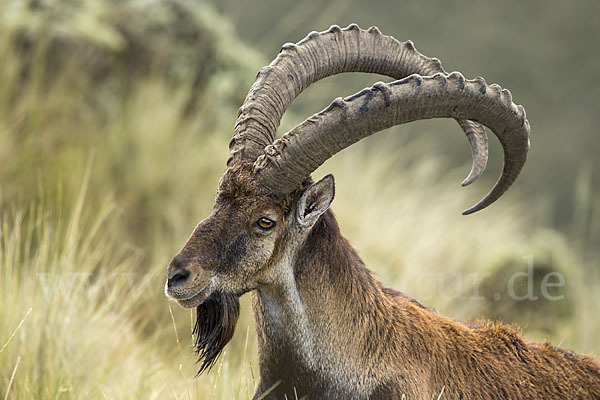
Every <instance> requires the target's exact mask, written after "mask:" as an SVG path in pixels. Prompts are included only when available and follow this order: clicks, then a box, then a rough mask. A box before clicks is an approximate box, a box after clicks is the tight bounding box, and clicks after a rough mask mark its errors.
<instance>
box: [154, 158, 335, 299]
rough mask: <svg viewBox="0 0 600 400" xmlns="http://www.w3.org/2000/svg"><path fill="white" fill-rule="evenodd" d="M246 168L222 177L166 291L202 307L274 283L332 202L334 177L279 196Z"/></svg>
mask: <svg viewBox="0 0 600 400" xmlns="http://www.w3.org/2000/svg"><path fill="white" fill-rule="evenodd" d="M248 170H249V168H248V166H247V165H244V164H241V165H238V166H235V167H232V168H229V169H228V170H227V172H226V173H225V174H224V175H223V177H222V178H221V182H220V183H219V188H218V190H217V195H216V201H215V205H214V208H213V211H212V213H211V214H210V215H209V216H208V217H207V218H206V219H204V220H202V221H201V222H200V223H199V224H198V226H197V227H196V228H195V229H194V231H193V232H192V235H191V236H190V238H189V239H188V241H187V243H186V244H185V246H184V247H183V249H182V250H181V251H180V252H179V253H178V254H177V255H176V256H175V257H174V258H173V260H172V261H171V263H170V265H169V266H168V269H167V276H168V279H167V282H166V285H165V292H166V293H167V295H168V296H170V297H171V298H173V299H175V300H177V302H178V303H179V304H180V305H181V306H183V307H185V308H192V307H197V306H199V305H200V304H202V303H203V301H204V300H206V299H207V298H208V297H209V296H210V295H211V294H213V293H214V292H223V293H231V294H234V295H235V296H237V297H239V296H241V295H242V294H244V293H246V292H248V291H251V290H253V289H256V288H257V287H258V286H259V285H272V284H275V283H276V282H275V281H276V280H277V279H278V276H279V275H280V274H282V273H283V271H280V270H278V269H276V268H277V266H279V268H282V266H283V268H285V267H286V266H287V267H289V265H290V264H289V263H287V264H286V263H285V262H282V261H283V260H282V258H284V257H286V254H289V252H290V251H293V250H294V248H295V247H297V245H299V242H300V241H301V240H300V239H301V238H302V237H303V236H304V234H303V233H306V232H307V231H308V229H309V228H310V227H311V226H312V225H313V224H314V222H315V221H316V219H317V218H318V217H319V216H320V215H321V214H322V213H323V212H324V211H325V210H326V209H327V208H328V207H329V204H330V203H331V200H332V199H333V193H334V191H333V177H332V176H331V175H328V176H327V177H325V178H324V179H323V180H322V181H320V182H318V183H316V184H313V185H310V187H309V188H308V189H307V190H305V191H303V193H302V194H301V193H300V191H298V192H295V193H294V194H291V195H288V196H283V197H275V196H273V195H272V194H270V193H268V192H266V191H265V189H264V188H261V187H260V186H259V185H257V184H256V182H255V181H254V179H253V178H252V176H251V174H250V173H249V171H248Z"/></svg>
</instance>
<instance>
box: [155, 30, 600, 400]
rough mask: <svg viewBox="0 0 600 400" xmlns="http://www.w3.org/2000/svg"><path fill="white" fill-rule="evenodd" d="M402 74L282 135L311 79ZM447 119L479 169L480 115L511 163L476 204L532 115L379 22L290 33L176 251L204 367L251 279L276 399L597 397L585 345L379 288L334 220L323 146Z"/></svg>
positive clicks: (520, 161) (178, 292) (172, 290)
mask: <svg viewBox="0 0 600 400" xmlns="http://www.w3.org/2000/svg"><path fill="white" fill-rule="evenodd" d="M355 71H356V72H372V73H377V74H382V75H387V76H389V77H391V78H393V79H397V80H396V81H393V82H391V83H376V84H375V85H373V87H371V88H368V89H365V90H363V91H361V92H359V93H357V94H355V95H353V96H350V97H346V98H343V99H342V98H338V99H336V100H334V101H333V103H332V104H331V105H330V106H329V107H327V108H326V109H324V110H323V111H321V112H319V113H318V114H315V115H313V116H311V117H310V118H308V119H307V120H305V121H304V122H302V123H301V124H299V125H297V126H296V127H295V128H293V129H292V130H291V131H289V132H288V133H286V134H285V135H283V137H281V138H280V139H278V140H275V135H276V130H277V127H278V125H279V123H280V120H281V117H282V115H283V113H284V112H285V110H286V108H287V107H288V106H289V105H290V104H291V102H292V101H293V100H294V98H295V97H296V96H298V94H299V93H300V92H301V91H302V90H303V89H304V88H306V87H307V86H309V85H310V84H311V83H313V82H316V81H318V80H320V79H322V78H325V77H327V76H330V75H334V74H338V73H341V72H355ZM440 117H447V118H454V119H456V120H457V121H458V123H459V124H460V126H461V127H462V130H463V131H464V133H465V134H466V136H467V138H468V140H469V142H470V145H471V150H472V154H473V167H472V169H471V173H470V174H469V176H468V178H467V179H466V180H465V182H463V185H467V184H469V183H471V182H473V181H474V180H475V179H476V178H477V177H478V176H479V175H480V174H481V172H482V171H483V169H484V167H485V164H486V160H487V136H486V134H485V128H484V126H487V127H488V128H490V129H491V130H492V131H493V132H494V134H495V135H496V136H497V137H498V139H499V141H500V143H501V145H502V147H503V149H504V169H503V171H502V175H501V177H500V179H499V180H498V181H497V183H496V184H495V186H494V187H493V189H492V190H491V191H490V192H489V194H488V195H487V196H486V197H485V198H484V199H483V200H481V201H480V202H479V203H477V204H476V205H475V206H474V207H472V208H470V209H468V210H467V211H465V212H464V213H465V214H470V213H473V212H475V211H478V210H481V209H483V208H484V207H487V206H489V205H490V204H492V203H493V202H494V201H495V200H497V199H498V198H499V197H500V196H501V195H502V194H503V193H504V192H505V191H506V190H507V189H508V187H509V186H510V185H511V184H512V183H513V182H514V180H515V179H516V178H517V175H519V173H520V171H521V169H522V168H523V165H524V164H525V160H526V158H527V153H528V150H529V123H528V121H527V119H526V117H525V111H524V110H523V108H522V107H521V106H516V105H515V104H513V102H512V98H511V94H510V92H509V91H508V90H504V89H501V88H500V87H499V86H497V85H487V84H486V82H485V81H484V80H483V79H482V78H476V79H474V80H466V79H465V78H463V76H462V75H461V74H460V73H457V72H453V73H451V74H447V73H446V72H445V71H444V69H443V68H442V66H441V64H440V62H439V60H437V59H434V58H428V57H426V56H424V55H422V54H420V53H419V52H417V51H416V50H415V48H414V46H413V44H412V42H410V41H407V42H399V41H397V40H396V39H394V38H393V37H390V36H385V35H382V34H381V32H380V31H379V30H378V29H377V28H370V29H368V30H366V31H365V30H361V29H359V28H358V26H356V25H354V24H353V25H350V26H348V27H347V28H345V29H340V28H339V27H337V26H332V27H331V28H330V29H329V30H327V31H325V32H321V33H316V32H313V33H310V34H309V35H308V36H307V37H306V38H305V39H303V40H302V41H300V42H299V43H297V44H286V45H284V46H283V47H282V49H281V52H280V53H279V55H278V56H277V58H276V59H275V60H274V61H273V62H272V63H271V64H270V65H269V66H267V67H265V68H263V69H261V70H260V72H259V73H258V76H257V79H256V82H255V83H254V85H253V86H252V88H251V90H250V92H249V94H248V96H247V97H246V100H245V102H244V104H243V105H242V107H241V108H240V111H239V115H238V118H237V122H236V124H235V128H234V134H233V139H232V140H231V142H230V145H229V148H230V156H229V159H228V161H227V169H226V171H225V173H224V174H223V176H222V177H221V180H220V182H219V185H218V189H217V193H216V200H215V205H214V208H213V210H212V213H211V214H210V215H209V216H208V217H207V218H206V219H204V220H203V221H201V222H200V223H199V224H198V225H197V227H196V228H195V230H194V231H193V233H192V235H191V237H190V238H189V239H188V241H187V243H186V244H185V246H184V247H183V249H182V250H181V251H180V252H179V253H178V254H177V255H176V256H175V257H174V258H173V260H172V261H171V263H170V265H169V267H168V270H167V274H168V279H167V282H166V286H165V291H166V293H167V295H168V296H169V297H171V298H173V299H175V300H176V301H177V302H178V303H179V304H180V305H181V306H183V307H186V308H192V307H197V321H196V326H195V334H196V335H197V337H196V342H195V350H196V352H197V353H198V355H199V358H200V361H201V365H200V372H203V371H205V370H207V369H209V368H210V367H211V366H212V365H213V364H214V362H215V360H216V359H217V357H218V356H219V354H220V352H221V350H222V349H223V348H224V346H225V345H226V344H227V342H228V341H229V340H230V339H231V337H232V335H233V331H234V328H235V325H236V322H237V318H238V315H239V302H238V298H239V297H240V296H242V295H243V294H245V293H247V292H251V296H252V308H253V312H254V318H255V321H256V331H257V335H258V351H259V365H260V381H259V383H258V388H257V391H256V394H255V398H268V399H284V398H288V399H293V398H310V399H367V398H369V399H401V398H406V399H427V400H429V399H432V398H438V396H440V394H441V393H443V394H442V396H441V398H447V399H469V400H475V399H500V398H502V399H600V365H599V364H598V363H597V362H596V361H595V360H594V359H593V358H591V357H590V356H586V355H581V354H577V353H574V352H571V351H567V350H561V349H558V348H555V347H553V346H551V345H550V344H547V343H533V342H530V341H528V340H526V339H524V338H523V337H521V336H520V334H519V333H518V332H517V331H516V330H514V329H513V328H509V327H507V326H504V325H502V324H500V323H492V322H483V323H482V322H480V323H478V324H474V325H464V324H462V323H459V322H457V321H454V320H452V319H450V318H447V317H444V316H442V315H439V314H437V313H436V312H434V311H432V310H430V309H428V308H426V307H424V306H422V305H421V304H420V303H418V302H417V301H416V300H413V299H412V298H410V297H408V296H406V295H404V294H402V293H400V292H397V291H395V290H393V289H389V288H387V287H384V286H383V285H382V284H381V283H380V282H379V281H378V280H377V279H376V278H375V277H374V276H373V274H372V273H371V272H370V271H369V270H368V269H367V268H366V267H365V265H364V264H363V262H362V260H361V259H360V257H359V256H358V254H357V253H356V251H355V250H354V249H353V248H352V246H351V245H350V244H349V243H348V241H347V240H346V239H345V238H344V237H343V236H342V234H341V233H340V229H339V227H338V223H337V222H336V219H335V217H334V214H333V212H332V211H331V210H330V209H329V206H330V204H331V201H332V200H333V197H334V180H333V177H332V176H331V175H328V176H325V177H324V178H323V179H322V180H320V181H318V182H314V181H313V180H312V179H311V177H310V174H311V172H313V171H314V170H315V169H316V168H317V167H318V166H320V165H321V164H322V163H323V162H324V161H325V160H326V159H328V158H329V157H331V156H332V155H334V154H335V153H337V152H338V151H340V150H342V149H344V148H346V147H348V146H350V145H351V144H353V143H355V142H357V141H359V140H360V139H362V138H364V137H367V136H369V135H371V134H373V133H375V132H378V131H380V130H382V129H385V128H388V127H391V126H393V125H398V124H403V123H406V122H410V121H416V120H420V119H426V118H440Z"/></svg>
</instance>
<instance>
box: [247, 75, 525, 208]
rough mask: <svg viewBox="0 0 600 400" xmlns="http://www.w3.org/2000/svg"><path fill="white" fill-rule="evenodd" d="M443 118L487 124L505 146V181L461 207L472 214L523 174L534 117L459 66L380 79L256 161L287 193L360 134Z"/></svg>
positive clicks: (268, 182) (260, 175) (263, 178)
mask: <svg viewBox="0 0 600 400" xmlns="http://www.w3.org/2000/svg"><path fill="white" fill-rule="evenodd" d="M442 117H450V118H456V119H459V120H464V119H468V120H473V121H477V122H479V123H481V124H483V125H485V126H487V127H488V128H490V129H491V130H492V131H493V132H494V134H495V135H496V136H497V137H498V139H499V140H500V143H501V144H502V147H503V149H504V169H503V172H502V175H501V176H500V179H499V180H498V182H496V185H495V186H494V187H493V189H492V190H491V191H490V192H489V193H488V195H487V196H486V197H485V198H484V199H483V200H481V201H480V202H479V203H477V204H476V205H475V206H473V207H471V208H470V209H468V210H466V211H464V213H463V214H471V213H473V212H475V211H479V210H481V209H483V208H485V207H487V206H489V205H490V204H492V203H493V202H494V201H496V200H497V199H498V198H499V197H500V196H501V195H502V194H503V193H504V192H505V191H506V190H507V189H508V188H509V186H510V185H511V184H512V183H513V182H514V180H515V179H516V178H517V176H518V175H519V172H520V171H521V169H522V168H523V165H524V164H525V160H526V159H527V152H528V151H529V122H528V121H527V119H526V117H525V110H524V109H523V107H521V106H516V105H515V104H514V103H513V102H512V96H511V94H510V92H509V91H508V90H505V89H504V90H503V89H501V88H500V86H498V85H490V86H488V85H486V83H485V81H484V80H483V78H476V79H474V80H472V81H466V80H465V78H464V77H463V76H462V75H461V74H460V73H457V72H453V73H452V74H450V75H444V74H435V75H434V76H432V77H421V76H419V75H412V76H410V77H408V78H405V79H402V80H399V81H395V82H392V83H389V84H385V83H381V82H379V83H376V84H375V85H374V86H373V87H371V88H368V89H364V90H363V91H361V92H359V93H357V94H355V95H353V96H350V97H347V98H345V99H342V98H338V99H336V100H335V101H334V102H333V103H332V104H331V105H330V106H329V107H327V108H326V109H325V110H323V111H321V112H320V113H318V114H315V115H313V116H312V117H310V118H308V119H307V120H306V121H304V122H303V123H301V124H299V125H297V126H296V127H295V128H294V129H292V130H291V131H290V132H288V133H287V134H285V135H284V136H283V137H282V138H281V139H279V140H277V141H275V143H273V145H271V146H268V147H267V148H266V149H265V154H264V155H262V156H260V157H259V158H258V159H257V160H256V162H255V163H254V171H255V173H256V174H257V179H259V181H260V182H261V184H263V185H264V186H265V187H267V188H268V189H269V190H271V191H273V192H275V193H278V194H287V193H290V192H292V191H293V190H295V189H297V188H298V186H299V185H300V183H301V182H302V181H303V180H304V179H306V178H307V177H308V176H309V175H310V173H311V172H312V171H314V170H315V169H316V168H317V167H319V166H320V165H321V164H322V163H323V162H324V161H325V160H327V159H328V158H329V157H331V156H332V155H334V154H335V153H337V152H338V151H340V150H342V149H344V148H346V147H348V146H350V145H351V144H353V143H356V142H357V141H359V140H360V139H363V138H365V137H367V136H369V135H371V134H373V133H375V132H378V131H380V130H382V129H386V128H389V127H391V126H393V125H398V124H403V123H406V122H411V121H416V120H420V119H427V118H442Z"/></svg>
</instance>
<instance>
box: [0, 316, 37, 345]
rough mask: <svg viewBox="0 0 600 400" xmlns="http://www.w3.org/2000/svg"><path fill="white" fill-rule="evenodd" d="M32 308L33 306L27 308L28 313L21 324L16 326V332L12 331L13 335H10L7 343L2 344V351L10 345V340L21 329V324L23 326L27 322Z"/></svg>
mask: <svg viewBox="0 0 600 400" xmlns="http://www.w3.org/2000/svg"><path fill="white" fill-rule="evenodd" d="M31 310H33V308H29V310H27V313H26V314H25V316H24V317H23V319H22V320H21V322H19V325H18V326H17V327H16V328H15V330H14V332H13V333H12V335H10V337H9V338H8V341H7V342H6V343H4V346H2V348H1V349H0V353H2V352H3V351H4V349H5V348H6V346H8V344H9V343H10V341H11V340H12V339H13V338H14V337H15V335H16V334H17V331H18V330H19V329H21V326H23V323H24V322H25V320H26V319H27V317H28V316H29V314H30V313H31Z"/></svg>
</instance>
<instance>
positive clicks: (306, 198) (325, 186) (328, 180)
mask: <svg viewBox="0 0 600 400" xmlns="http://www.w3.org/2000/svg"><path fill="white" fill-rule="evenodd" d="M334 195H335V182H334V180H333V175H331V174H330V175H327V176H326V177H325V178H323V179H321V180H320V181H319V182H317V183H313V184H312V185H311V186H310V187H309V188H308V189H306V191H305V192H304V193H302V196H301V197H300V200H298V203H297V204H298V206H297V209H296V219H297V221H298V224H300V226H302V227H304V228H310V227H311V226H313V225H314V223H315V222H317V220H318V219H319V217H320V216H321V214H323V213H324V212H325V211H327V209H328V208H329V205H330V204H331V202H332V201H333V196H334Z"/></svg>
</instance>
